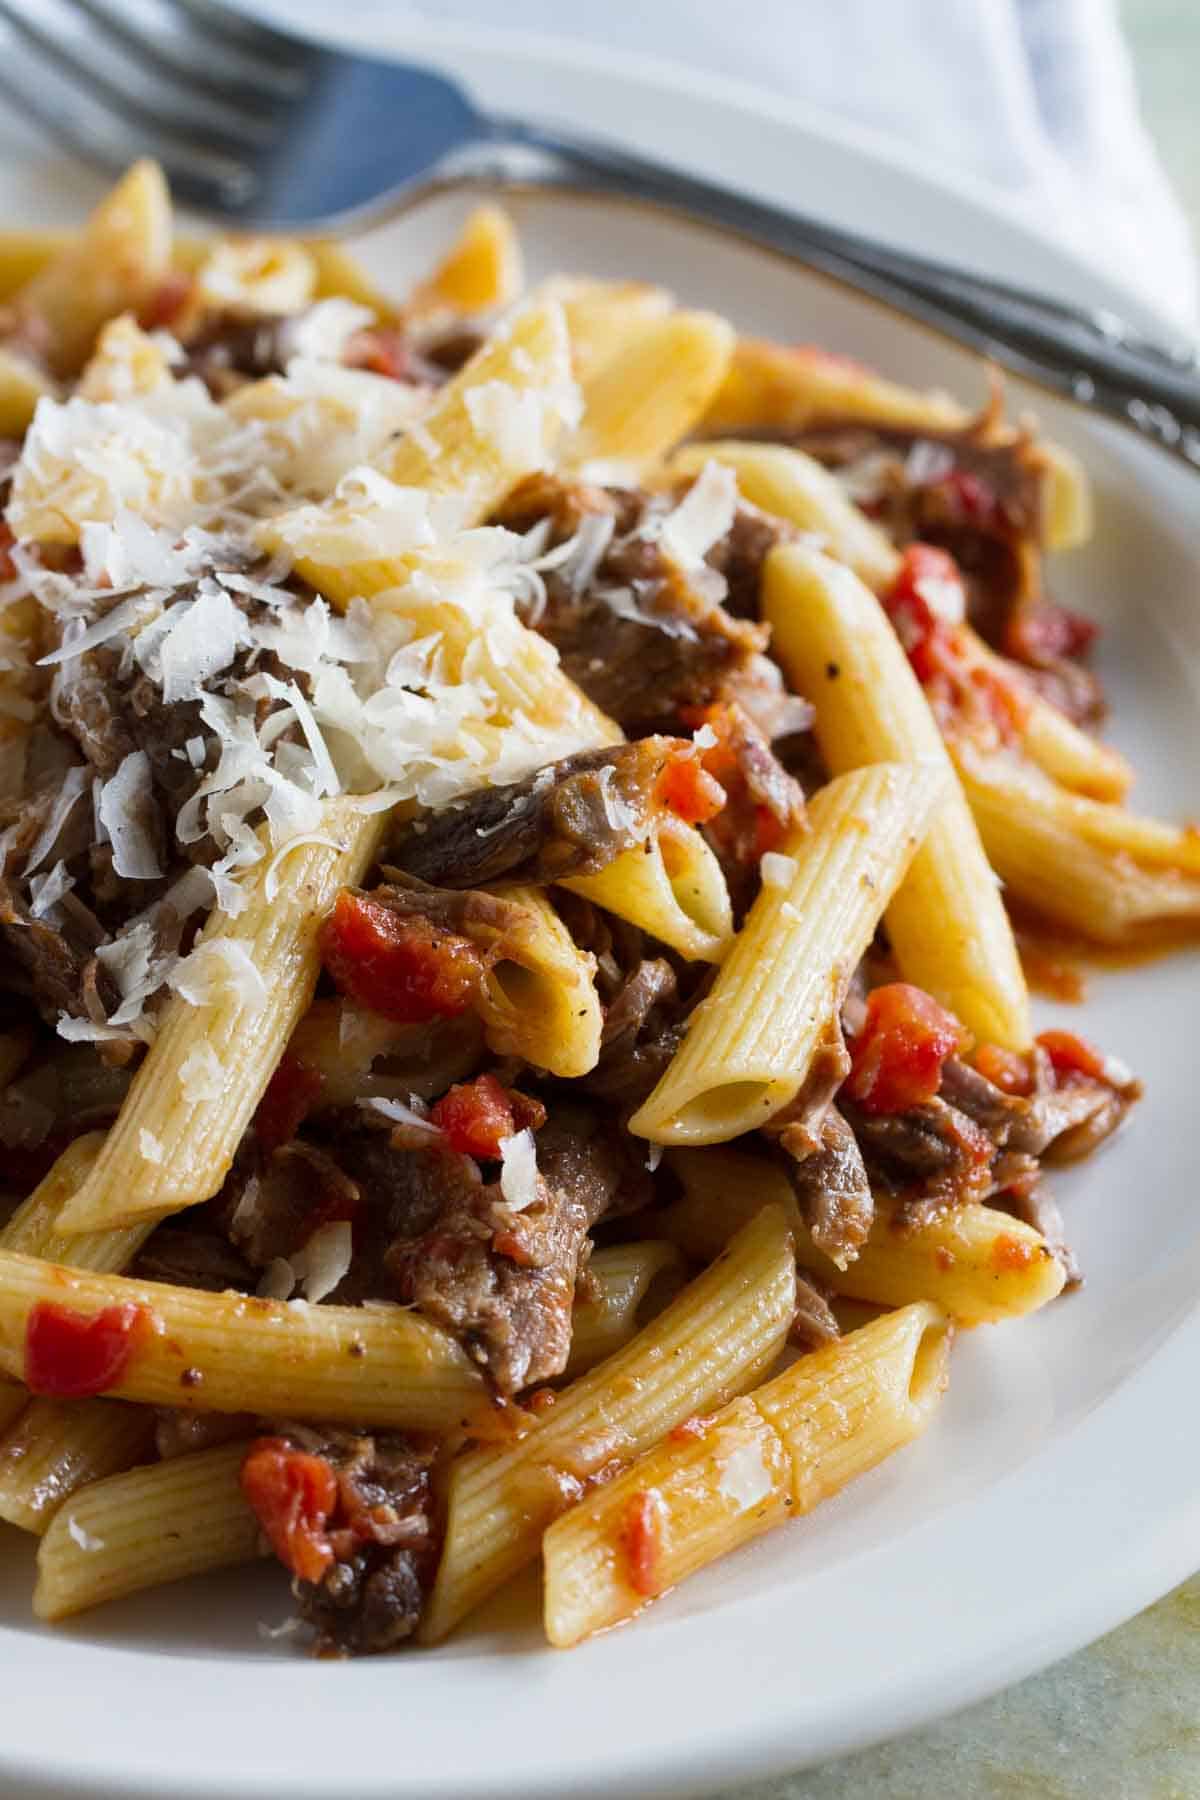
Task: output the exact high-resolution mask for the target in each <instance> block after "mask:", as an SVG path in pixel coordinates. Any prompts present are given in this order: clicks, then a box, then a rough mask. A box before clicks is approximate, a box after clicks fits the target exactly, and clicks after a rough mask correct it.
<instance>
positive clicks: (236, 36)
mask: <svg viewBox="0 0 1200 1800" xmlns="http://www.w3.org/2000/svg"><path fill="white" fill-rule="evenodd" d="M164 3H165V4H166V5H167V6H169V7H170V8H171V10H172V11H173V12H177V13H184V14H186V16H187V17H188V19H190V20H191V22H192V24H193V26H194V27H195V28H196V29H197V30H198V31H200V32H201V33H202V34H203V33H206V34H207V35H208V36H209V38H210V39H214V38H220V39H222V40H223V41H224V42H225V43H227V44H231V45H236V46H237V48H238V49H241V50H247V51H251V52H253V53H256V54H257V55H259V56H262V57H265V58H267V59H268V60H269V61H270V62H272V63H278V62H279V61H280V60H281V59H282V60H283V61H284V63H285V64H286V60H287V59H288V58H289V57H291V58H296V57H303V56H305V55H308V54H311V52H312V50H313V49H314V46H313V45H310V44H307V43H305V42H304V40H303V39H302V38H297V37H293V36H292V35H291V33H290V32H286V31H280V30H277V29H276V28H275V27H274V26H272V25H267V24H265V23H264V22H263V21H262V20H261V19H251V18H248V17H247V16H246V14H245V13H241V12H234V11H232V10H231V9H230V8H229V7H227V6H221V5H218V4H217V0H164Z"/></svg>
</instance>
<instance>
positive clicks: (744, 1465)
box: [717, 1442, 771, 1512]
mask: <svg viewBox="0 0 1200 1800" xmlns="http://www.w3.org/2000/svg"><path fill="white" fill-rule="evenodd" d="M717 1487H718V1491H719V1492H720V1493H722V1494H724V1496H725V1498H726V1499H727V1500H732V1501H733V1503H734V1505H735V1506H736V1507H737V1508H738V1510H739V1511H740V1512H748V1511H749V1509H750V1508H751V1507H752V1506H757V1505H758V1504H759V1502H760V1501H762V1500H765V1499H766V1498H767V1496H768V1494H769V1493H770V1492H771V1474H770V1471H769V1469H768V1468H767V1466H766V1464H765V1463H764V1462H763V1458H762V1451H761V1449H760V1448H759V1446H758V1444H756V1443H753V1442H751V1443H748V1444H739V1445H738V1446H737V1448H736V1449H735V1450H731V1451H730V1452H729V1453H728V1454H727V1455H726V1456H724V1457H722V1459H721V1479H720V1481H719V1482H718V1484H717Z"/></svg>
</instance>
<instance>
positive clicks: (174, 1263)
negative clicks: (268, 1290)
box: [132, 1221, 254, 1294]
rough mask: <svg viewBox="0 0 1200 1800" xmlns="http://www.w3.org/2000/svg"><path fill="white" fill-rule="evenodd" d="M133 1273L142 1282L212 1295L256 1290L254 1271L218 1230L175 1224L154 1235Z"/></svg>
mask: <svg viewBox="0 0 1200 1800" xmlns="http://www.w3.org/2000/svg"><path fill="white" fill-rule="evenodd" d="M132 1273H133V1274H134V1275H136V1276H138V1277H139V1278H140V1279H141V1280H143V1281H166V1282H170V1284H171V1286H172V1287H192V1288H203V1289H204V1290H205V1292H207V1293H211V1294H219V1293H223V1292H224V1291H225V1289H227V1288H233V1289H238V1290H240V1291H242V1292H248V1291H249V1290H250V1289H251V1288H252V1287H253V1286H254V1270H253V1269H252V1268H251V1266H250V1264H249V1263H248V1262H247V1260H246V1258H245V1257H244V1256H242V1255H241V1254H240V1253H239V1252H238V1251H237V1250H236V1249H235V1248H234V1246H233V1245H232V1244H231V1243H230V1242H229V1240H228V1239H227V1238H226V1237H223V1236H222V1235H221V1234H220V1233H219V1232H218V1231H217V1230H215V1229H211V1230H207V1231H205V1230H197V1229H196V1228H195V1227H194V1226H192V1225H190V1224H179V1223H177V1222H175V1221H171V1222H170V1223H169V1224H166V1225H160V1226H158V1227H157V1229H156V1230H155V1231H153V1232H151V1234H150V1236H149V1238H147V1240H146V1242H145V1243H144V1244H143V1245H142V1248H141V1250H139V1252H138V1254H137V1257H136V1258H135V1260H134V1264H133V1270H132Z"/></svg>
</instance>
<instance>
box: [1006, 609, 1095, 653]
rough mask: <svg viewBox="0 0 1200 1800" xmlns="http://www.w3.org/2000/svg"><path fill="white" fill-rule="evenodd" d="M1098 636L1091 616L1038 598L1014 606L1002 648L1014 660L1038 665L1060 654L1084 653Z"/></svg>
mask: <svg viewBox="0 0 1200 1800" xmlns="http://www.w3.org/2000/svg"><path fill="white" fill-rule="evenodd" d="M1099 635H1100V627H1099V626H1098V625H1097V624H1096V622H1095V620H1094V619H1087V618H1085V617H1084V616H1083V614H1082V613H1077V612H1072V611H1071V610H1070V608H1069V607H1066V606H1058V605H1057V604H1056V603H1055V602H1053V601H1050V600H1041V601H1038V602H1037V603H1036V604H1033V605H1029V606H1018V607H1016V608H1014V610H1013V612H1012V615H1011V617H1010V618H1009V621H1008V624H1007V626H1006V627H1005V633H1004V648H1005V650H1006V651H1007V653H1008V655H1009V656H1015V657H1016V659H1017V661H1018V662H1023V663H1032V664H1033V666H1034V667H1035V668H1039V667H1044V666H1045V664H1046V663H1050V662H1055V661H1057V660H1058V659H1059V658H1061V657H1079V656H1086V655H1087V653H1088V651H1089V650H1090V649H1091V647H1092V645H1093V644H1094V643H1095V641H1096V639H1097V637H1098V636H1099Z"/></svg>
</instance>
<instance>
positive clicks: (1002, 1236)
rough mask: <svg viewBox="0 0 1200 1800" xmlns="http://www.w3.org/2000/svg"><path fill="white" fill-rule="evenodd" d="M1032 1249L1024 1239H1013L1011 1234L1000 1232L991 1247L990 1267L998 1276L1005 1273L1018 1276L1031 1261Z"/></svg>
mask: <svg viewBox="0 0 1200 1800" xmlns="http://www.w3.org/2000/svg"><path fill="white" fill-rule="evenodd" d="M1033 1257H1034V1247H1033V1245H1032V1244H1031V1243H1029V1242H1028V1241H1027V1240H1026V1239H1025V1238H1018V1237H1013V1236H1012V1234H1011V1232H1008V1231H1002V1232H1000V1233H999V1235H998V1236H997V1238H996V1241H995V1243H994V1244H993V1245H992V1267H993V1268H994V1269H995V1270H996V1271H997V1273H998V1274H1003V1273H1005V1272H1007V1273H1009V1274H1013V1275H1019V1274H1020V1272H1021V1270H1022V1269H1027V1268H1028V1267H1029V1265H1030V1263H1031V1262H1032V1261H1033Z"/></svg>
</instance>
